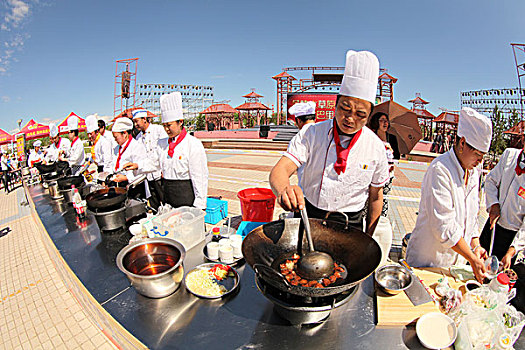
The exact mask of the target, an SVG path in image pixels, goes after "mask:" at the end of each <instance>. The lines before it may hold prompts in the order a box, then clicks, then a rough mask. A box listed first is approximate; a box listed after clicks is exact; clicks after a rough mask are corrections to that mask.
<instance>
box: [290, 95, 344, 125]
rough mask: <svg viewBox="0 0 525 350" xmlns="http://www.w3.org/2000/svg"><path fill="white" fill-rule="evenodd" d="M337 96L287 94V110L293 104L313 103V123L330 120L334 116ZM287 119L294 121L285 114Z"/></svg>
mask: <svg viewBox="0 0 525 350" xmlns="http://www.w3.org/2000/svg"><path fill="white" fill-rule="evenodd" d="M336 99H337V94H335V93H319V92H318V93H296V94H288V96H287V101H288V102H287V106H286V107H287V110H289V109H290V107H292V106H293V105H294V104H295V103H299V102H308V101H313V102H315V121H316V122H320V121H323V120H326V119H332V118H333V117H334V116H335V102H336ZM287 119H291V120H295V119H294V117H293V116H291V115H288V114H287Z"/></svg>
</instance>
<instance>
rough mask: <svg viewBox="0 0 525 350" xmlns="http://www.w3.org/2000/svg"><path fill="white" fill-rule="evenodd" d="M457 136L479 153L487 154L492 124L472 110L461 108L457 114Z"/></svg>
mask: <svg viewBox="0 0 525 350" xmlns="http://www.w3.org/2000/svg"><path fill="white" fill-rule="evenodd" d="M458 136H459V137H464V138H465V140H466V141H467V143H468V144H469V145H471V146H472V147H474V148H475V149H477V150H478V151H481V152H488V151H489V148H490V141H491V139H492V122H491V121H490V119H489V118H488V117H486V116H484V115H483V114H481V113H478V112H477V111H475V110H473V109H472V108H468V107H463V108H462V109H461V111H460V112H459V122H458Z"/></svg>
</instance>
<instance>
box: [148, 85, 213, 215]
mask: <svg viewBox="0 0 525 350" xmlns="http://www.w3.org/2000/svg"><path fill="white" fill-rule="evenodd" d="M160 108H161V112H162V124H163V126H164V130H166V133H167V134H168V138H164V139H160V140H159V141H158V146H157V159H158V162H159V164H160V170H161V172H162V188H163V194H164V200H165V202H166V203H168V204H170V205H171V206H172V207H174V208H177V207H180V206H184V205H188V206H194V207H196V208H199V209H203V210H204V209H206V198H207V194H208V160H207V158H206V152H205V151H204V146H203V145H202V142H200V141H199V140H198V139H197V138H195V137H193V136H191V135H189V134H188V133H187V131H186V129H185V128H184V116H183V113H182V95H181V93H180V92H172V93H171V94H169V95H162V96H161V97H160Z"/></svg>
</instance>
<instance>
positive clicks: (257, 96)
mask: <svg viewBox="0 0 525 350" xmlns="http://www.w3.org/2000/svg"><path fill="white" fill-rule="evenodd" d="M243 97H246V98H259V97H263V96H262V95H259V94H258V93H256V92H255V91H252V92H250V93H249V94H248V95H244V96H243Z"/></svg>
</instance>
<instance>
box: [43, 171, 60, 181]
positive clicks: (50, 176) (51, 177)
mask: <svg viewBox="0 0 525 350" xmlns="http://www.w3.org/2000/svg"><path fill="white" fill-rule="evenodd" d="M63 176H64V175H62V173H59V172H57V171H52V172H50V173H45V174H43V175H42V177H43V178H44V181H48V182H49V181H56V180H58V179H60V178H62V177H63Z"/></svg>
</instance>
